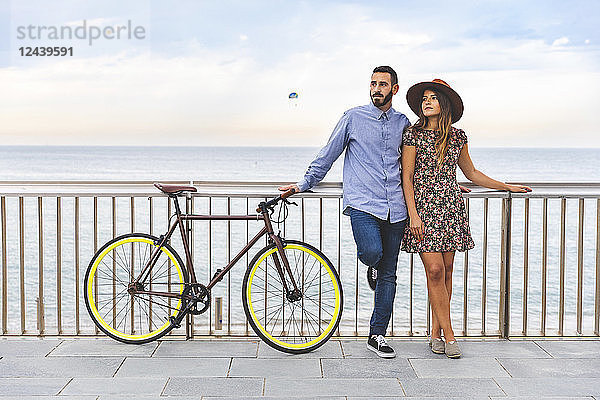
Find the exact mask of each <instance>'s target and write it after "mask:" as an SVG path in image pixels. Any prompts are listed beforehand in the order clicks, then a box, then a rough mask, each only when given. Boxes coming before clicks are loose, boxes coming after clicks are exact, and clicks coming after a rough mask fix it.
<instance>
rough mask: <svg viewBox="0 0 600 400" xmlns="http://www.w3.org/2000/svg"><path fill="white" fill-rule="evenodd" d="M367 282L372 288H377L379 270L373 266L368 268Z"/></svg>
mask: <svg viewBox="0 0 600 400" xmlns="http://www.w3.org/2000/svg"><path fill="white" fill-rule="evenodd" d="M367 282H369V287H370V288H371V290H375V288H376V287H377V270H376V269H375V268H373V267H369V268H367Z"/></svg>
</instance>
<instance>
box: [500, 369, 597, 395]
mask: <svg viewBox="0 0 600 400" xmlns="http://www.w3.org/2000/svg"><path fill="white" fill-rule="evenodd" d="M598 374H599V376H600V372H599V373H598ZM495 380H496V382H498V384H499V385H500V387H501V388H502V389H503V390H504V391H505V392H506V394H507V395H508V396H532V397H537V398H539V397H541V396H548V397H552V396H554V397H556V396H600V379H599V378H598V377H596V378H560V379H557V378H556V377H551V378H496V379H495Z"/></svg>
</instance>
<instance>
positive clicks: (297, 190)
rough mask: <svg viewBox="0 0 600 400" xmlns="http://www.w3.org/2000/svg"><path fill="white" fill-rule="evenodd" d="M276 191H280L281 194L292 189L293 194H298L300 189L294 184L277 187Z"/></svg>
mask: <svg viewBox="0 0 600 400" xmlns="http://www.w3.org/2000/svg"><path fill="white" fill-rule="evenodd" d="M277 189H279V190H281V191H282V192H285V191H288V190H290V189H294V190H295V192H294V193H300V188H299V187H298V185H296V184H291V185H285V186H279V187H278V188H277Z"/></svg>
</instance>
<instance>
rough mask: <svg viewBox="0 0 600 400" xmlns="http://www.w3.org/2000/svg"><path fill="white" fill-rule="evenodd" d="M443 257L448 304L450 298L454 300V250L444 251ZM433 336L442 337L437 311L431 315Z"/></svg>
mask: <svg viewBox="0 0 600 400" xmlns="http://www.w3.org/2000/svg"><path fill="white" fill-rule="evenodd" d="M442 258H443V259H444V268H445V274H446V276H445V284H446V291H447V292H448V304H449V303H450V300H452V271H453V269H454V252H453V251H448V252H443V253H442ZM431 337H432V338H441V337H442V328H441V327H440V323H439V322H438V319H437V317H436V316H435V313H432V315H431Z"/></svg>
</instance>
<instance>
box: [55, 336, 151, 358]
mask: <svg viewBox="0 0 600 400" xmlns="http://www.w3.org/2000/svg"><path fill="white" fill-rule="evenodd" d="M156 346H158V343H156V342H154V343H146V344H126V343H121V342H117V341H116V340H112V339H74V340H64V341H63V342H62V343H61V344H60V345H59V346H58V347H57V348H56V349H54V350H53V351H52V352H51V353H50V354H49V356H51V357H54V356H98V357H111V356H113V357H114V356H122V357H150V355H152V353H153V352H154V350H155V349H156Z"/></svg>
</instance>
